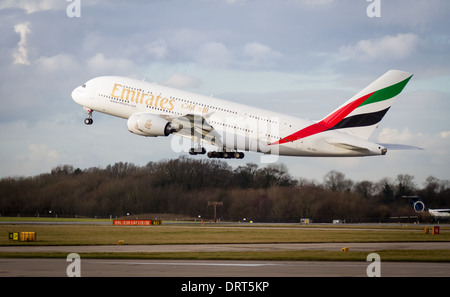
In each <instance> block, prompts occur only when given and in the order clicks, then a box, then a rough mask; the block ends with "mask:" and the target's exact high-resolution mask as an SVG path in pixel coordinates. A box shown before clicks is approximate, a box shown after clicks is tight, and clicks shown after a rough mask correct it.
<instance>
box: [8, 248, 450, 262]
mask: <svg viewBox="0 0 450 297" xmlns="http://www.w3.org/2000/svg"><path fill="white" fill-rule="evenodd" d="M373 252H375V253H378V254H379V255H380V258H381V259H382V260H383V261H397V262H398V261H400V262H450V251H449V250H409V251H405V250H383V251H373ZM79 255H80V257H81V258H83V259H89V258H91V259H177V260H259V261H366V259H367V255H368V252H362V251H353V252H352V251H349V252H340V251H263V252H168V253H161V252H157V253H143V252H136V253H122V252H118V253H111V252H105V253H79ZM0 257H3V258H66V257H67V253H32V252H26V253H15V252H10V253H0Z"/></svg>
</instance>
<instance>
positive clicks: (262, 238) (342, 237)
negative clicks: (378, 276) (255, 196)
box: [0, 221, 450, 262]
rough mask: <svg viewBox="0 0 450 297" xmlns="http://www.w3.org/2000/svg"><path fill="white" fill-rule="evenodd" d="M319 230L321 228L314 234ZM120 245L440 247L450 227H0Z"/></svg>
mask: <svg viewBox="0 0 450 297" xmlns="http://www.w3.org/2000/svg"><path fill="white" fill-rule="evenodd" d="M319 227H321V228H319ZM25 231H34V232H37V239H38V240H37V241H36V242H18V241H13V240H9V239H8V233H9V232H25ZM120 240H123V241H124V244H125V245H158V244H238V243H320V242H342V243H352V242H439V241H450V232H449V227H441V233H440V234H439V235H430V234H424V233H423V226H415V225H410V226H397V227H396V228H391V227H387V228H383V227H378V226H375V227H367V226H365V228H361V226H359V228H351V227H350V226H348V225H347V226H342V227H336V226H334V227H333V228H328V226H315V227H304V226H303V227H302V226H298V225H286V226H283V225H272V226H267V225H257V224H254V225H242V227H241V226H220V225H214V224H211V225H208V224H206V225H200V224H199V225H194V226H179V225H171V226H168V225H162V226H113V225H112V223H111V225H94V224H68V225H64V224H61V225H57V224H30V223H28V224H21V222H20V221H17V223H11V224H5V223H4V224H0V245H2V246H22V245H44V246H59V245H115V244H117V242H118V241H120ZM374 252H377V253H379V254H380V256H381V257H382V259H383V260H384V261H444V262H450V251H449V250H432V251H430V250H426V251H422V250H394V251H387V250H383V251H374ZM367 254H368V252H358V251H351V249H350V251H349V252H341V251H304V250H299V251H255V252H186V253H181V252H170V253H169V252H168V253H80V256H81V257H85V258H146V259H203V260H208V259H215V260H221V259H223V260H231V259H235V260H283V261H287V260H294V261H304V260H323V261H326V260H327V261H328V260H338V261H365V260H366V257H367ZM66 256H67V254H65V253H33V252H27V253H22V252H21V253H15V252H10V253H0V257H66Z"/></svg>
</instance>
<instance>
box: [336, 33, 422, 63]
mask: <svg viewBox="0 0 450 297" xmlns="http://www.w3.org/2000/svg"><path fill="white" fill-rule="evenodd" d="M418 42H419V37H418V36H417V35H415V34H413V33H407V34H398V35H396V36H392V35H386V36H384V37H382V38H379V39H375V40H371V39H365V40H361V41H359V42H358V43H357V44H356V45H347V46H342V47H341V48H340V49H339V52H340V54H341V55H343V56H345V57H347V58H355V59H358V60H398V59H403V58H406V57H408V56H410V55H411V54H412V53H413V52H414V50H415V49H416V47H417V44H418Z"/></svg>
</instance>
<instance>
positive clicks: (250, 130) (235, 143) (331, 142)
mask: <svg viewBox="0 0 450 297" xmlns="http://www.w3.org/2000/svg"><path fill="white" fill-rule="evenodd" d="M72 97H73V99H74V101H75V102H77V103H78V104H80V105H82V106H83V107H84V108H85V109H88V110H91V111H98V112H102V113H105V114H109V115H112V116H116V117H120V118H124V119H129V118H130V117H131V116H132V115H134V114H137V113H146V114H152V115H155V116H158V117H161V118H164V119H167V120H168V121H170V122H177V121H179V122H180V123H182V122H183V121H182V118H183V117H185V116H187V115H190V116H194V117H197V118H198V119H199V123H202V122H203V121H206V122H207V124H206V123H205V125H210V127H212V128H213V130H214V131H215V133H217V134H218V135H220V137H218V136H215V137H214V136H212V137H211V139H213V141H212V142H211V141H210V142H209V143H212V144H215V145H217V146H220V147H221V149H222V148H223V149H226V150H244V151H256V152H263V153H270V154H279V155H290V156H369V155H382V154H384V153H385V151H384V153H383V149H384V148H383V147H382V146H380V145H378V144H376V143H372V142H369V141H367V140H365V139H362V138H358V137H355V136H353V135H350V134H347V133H343V132H339V131H336V130H330V131H323V132H321V133H317V134H314V135H311V136H308V137H304V138H301V139H295V140H293V141H289V142H285V143H282V144H274V143H275V142H277V141H278V140H280V139H282V138H283V137H286V136H287V135H291V134H293V133H295V132H296V131H299V130H301V129H304V128H305V127H308V126H310V125H313V124H314V122H311V121H307V120H304V119H299V118H295V117H292V116H289V115H284V114H280V113H276V112H273V111H270V110H264V109H260V108H256V107H250V106H246V105H243V104H239V103H235V102H230V101H225V100H221V99H217V98H213V97H209V96H202V95H198V94H194V93H191V92H186V91H181V90H177V89H173V88H169V87H165V86H161V85H157V84H153V83H149V82H145V81H140V80H136V79H131V78H126V77H118V76H103V77H97V78H94V79H92V80H90V81H88V82H87V83H86V84H84V85H83V86H80V87H77V88H76V89H75V90H74V91H73V93H72ZM280 100H281V99H280ZM204 133H205V132H204ZM174 134H179V135H181V136H184V137H191V138H192V135H191V134H190V133H186V131H185V132H184V133H183V132H182V131H176V132H174ZM218 138H221V139H220V141H219V139H218ZM336 143H338V145H336ZM341 143H350V144H351V146H347V145H339V144H341ZM353 145H355V146H353ZM354 147H358V148H361V147H363V148H365V150H360V149H354Z"/></svg>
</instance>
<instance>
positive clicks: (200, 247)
mask: <svg viewBox="0 0 450 297" xmlns="http://www.w3.org/2000/svg"><path fill="white" fill-rule="evenodd" d="M343 247H349V250H351V251H368V252H371V251H376V250H403V249H404V250H411V249H419V250H432V249H446V250H450V242H370V243H358V242H355V243H348V242H347V243H339V242H332V243H329V242H326V243H257V244H252V243H249V244H173V245H172V244H171V245H126V244H124V245H89V246H38V245H37V246H0V252H62V253H95V252H98V253H105V252H111V253H114V252H130V253H135V252H152V253H155V252H220V251H224V252H241V251H297V250H324V251H341V249H342V248H343Z"/></svg>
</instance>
